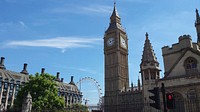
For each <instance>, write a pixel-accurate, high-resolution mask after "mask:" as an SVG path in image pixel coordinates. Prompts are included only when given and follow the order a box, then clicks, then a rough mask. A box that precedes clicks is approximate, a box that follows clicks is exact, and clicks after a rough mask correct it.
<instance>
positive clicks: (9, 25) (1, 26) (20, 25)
mask: <svg viewBox="0 0 200 112" xmlns="http://www.w3.org/2000/svg"><path fill="white" fill-rule="evenodd" d="M27 28H28V27H27V25H26V24H25V23H24V22H23V21H9V22H4V23H0V32H6V31H11V30H13V29H15V30H20V29H21V30H24V29H27Z"/></svg>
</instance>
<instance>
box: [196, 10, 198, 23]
mask: <svg viewBox="0 0 200 112" xmlns="http://www.w3.org/2000/svg"><path fill="white" fill-rule="evenodd" d="M196 19H197V21H198V20H199V12H198V9H196Z"/></svg>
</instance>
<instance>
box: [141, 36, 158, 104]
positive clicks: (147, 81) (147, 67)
mask: <svg viewBox="0 0 200 112" xmlns="http://www.w3.org/2000/svg"><path fill="white" fill-rule="evenodd" d="M141 61H142V62H141V64H140V70H141V71H140V72H141V77H142V86H143V88H142V89H143V95H144V103H149V94H150V93H149V92H148V90H150V89H152V88H153V87H156V80H157V79H159V78H160V68H159V63H158V61H157V58H156V56H155V53H154V50H153V47H152V46H151V43H150V40H149V38H148V33H146V40H145V44H144V50H143V55H142V60H141Z"/></svg>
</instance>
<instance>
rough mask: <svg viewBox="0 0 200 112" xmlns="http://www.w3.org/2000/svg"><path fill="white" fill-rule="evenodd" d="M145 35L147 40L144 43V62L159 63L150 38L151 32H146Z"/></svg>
mask: <svg viewBox="0 0 200 112" xmlns="http://www.w3.org/2000/svg"><path fill="white" fill-rule="evenodd" d="M145 36H146V40H145V43H144V50H143V55H142V63H156V64H158V61H157V58H156V56H155V53H154V50H153V47H152V45H151V43H150V40H149V39H148V36H149V34H148V33H147V32H146V34H145ZM142 63H141V64H142ZM153 65H154V64H153Z"/></svg>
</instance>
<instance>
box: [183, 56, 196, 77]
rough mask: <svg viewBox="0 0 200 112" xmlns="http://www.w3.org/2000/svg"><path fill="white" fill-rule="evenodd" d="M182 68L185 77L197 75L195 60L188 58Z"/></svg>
mask: <svg viewBox="0 0 200 112" xmlns="http://www.w3.org/2000/svg"><path fill="white" fill-rule="evenodd" d="M184 67H185V70H186V74H187V75H196V74H198V70H197V60H196V59H195V58H192V57H189V58H187V59H186V60H185V62H184Z"/></svg>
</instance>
